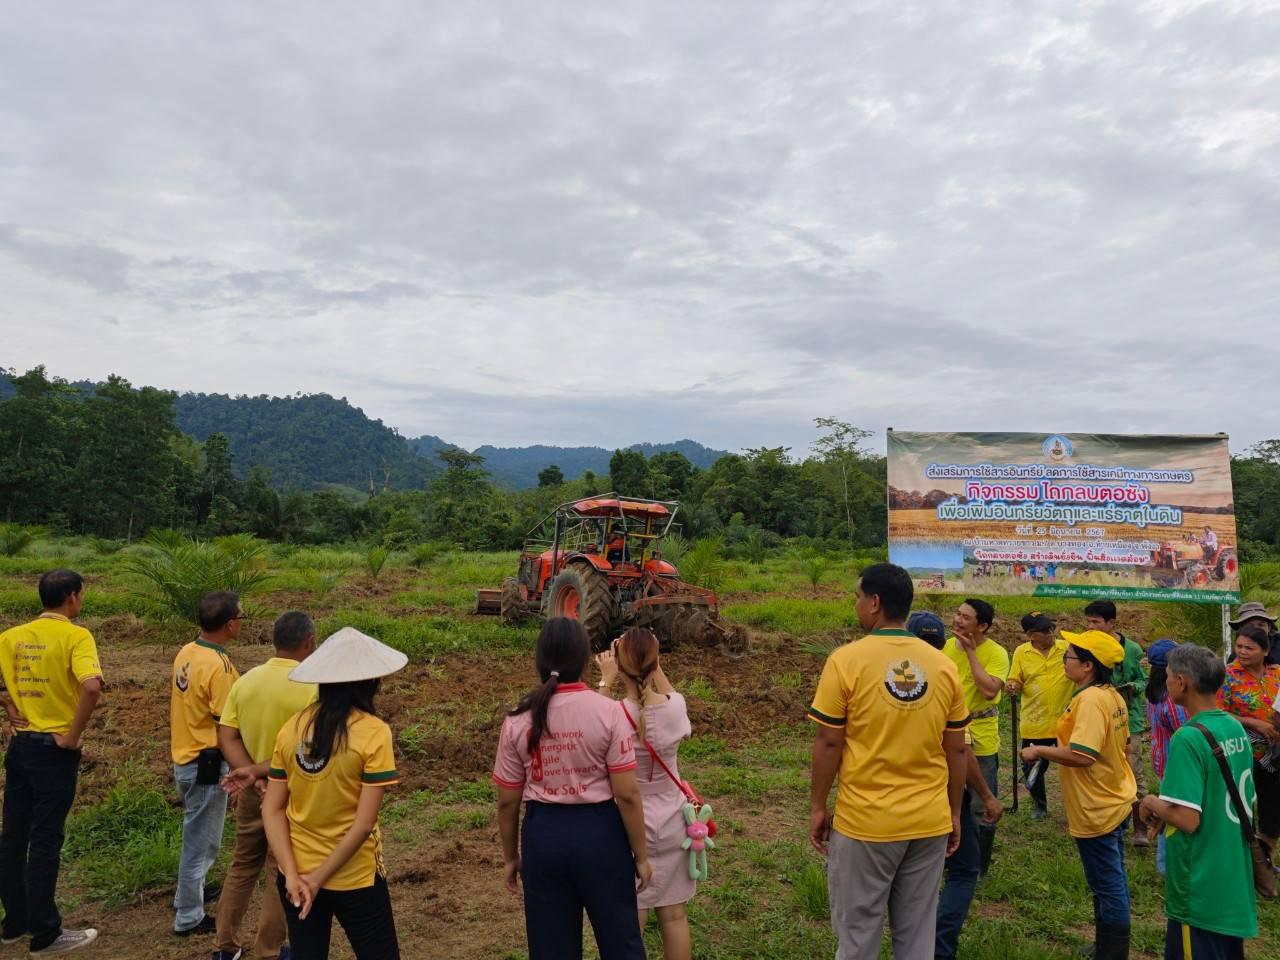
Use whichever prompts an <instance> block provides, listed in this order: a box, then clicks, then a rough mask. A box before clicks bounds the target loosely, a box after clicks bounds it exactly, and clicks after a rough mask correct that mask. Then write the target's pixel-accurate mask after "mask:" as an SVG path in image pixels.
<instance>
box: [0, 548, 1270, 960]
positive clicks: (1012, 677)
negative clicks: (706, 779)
mask: <svg viewBox="0 0 1280 960" xmlns="http://www.w3.org/2000/svg"><path fill="white" fill-rule="evenodd" d="M84 592H85V587H84V581H83V579H82V578H81V577H80V576H79V575H78V574H76V573H74V572H72V571H69V570H53V571H50V572H49V573H47V574H45V575H44V576H43V577H42V578H41V579H40V583H39V595H40V601H41V605H42V607H43V612H42V613H41V614H40V616H39V617H37V618H36V619H35V620H33V621H32V622H30V623H27V624H23V625H20V626H17V627H14V628H12V629H9V630H7V631H5V632H3V633H0V678H2V679H3V682H4V690H5V691H6V692H7V696H5V697H3V707H4V710H5V714H6V717H7V720H8V723H9V726H10V728H11V729H12V731H13V734H14V735H13V736H12V738H11V739H10V742H9V746H8V750H7V752H6V756H5V773H6V780H5V790H4V809H3V833H2V835H0V902H2V903H3V906H4V919H3V926H2V927H0V941H2V942H3V943H5V944H11V943H16V942H19V941H22V940H25V939H28V938H29V949H30V952H31V954H32V955H33V956H46V955H55V954H62V953H68V952H71V951H74V950H78V949H80V948H82V947H85V946H88V945H89V944H91V943H93V942H94V941H95V940H96V938H97V932H96V931H95V930H92V929H84V930H76V929H70V928H64V927H63V926H62V918H61V915H60V914H59V912H58V909H57V906H56V903H55V890H56V883H57V876H58V869H59V858H60V853H61V848H62V842H63V836H64V828H65V822H66V818H67V815H68V813H69V811H70V809H71V806H72V803H73V801H74V797H75V792H76V781H77V775H78V771H79V766H80V758H81V741H82V737H83V735H84V732H85V730H86V729H87V728H88V726H89V722H90V719H91V717H92V714H93V712H94V710H95V709H96V708H97V706H98V704H99V701H100V699H101V697H102V695H103V689H104V678H103V672H102V668H101V665H100V663H99V659H98V654H97V650H96V647H95V644H94V640H93V637H92V635H91V634H90V633H89V631H88V630H85V629H84V628H83V627H80V626H78V625H76V624H75V623H74V622H73V621H74V620H75V619H76V617H77V616H78V615H79V613H80V611H81V608H82V606H83V603H84ZM913 601H914V589H913V585H912V580H911V577H910V575H909V574H908V573H907V571H905V570H903V569H902V568H900V567H897V566H894V565H892V564H887V563H881V564H874V565H872V566H870V567H868V568H866V569H865V570H864V571H863V572H862V574H861V576H860V577H859V579H858V582H857V585H856V590H855V610H856V613H857V617H858V621H859V623H860V624H861V625H862V627H863V628H864V629H865V630H867V631H868V633H867V636H865V637H864V638H863V639H861V640H858V641H856V642H853V643H848V644H845V645H843V646H841V647H839V648H838V649H836V650H835V651H834V652H833V653H832V654H831V655H830V656H829V657H828V659H827V661H826V663H825V665H824V667H823V670H822V674H821V677H820V679H819V681H818V684H817V689H816V691H815V694H814V697H813V701H812V706H811V707H810V709H809V717H810V719H812V720H813V721H814V722H815V723H816V735H815V738H814V743H813V757H812V776H811V790H810V800H811V803H810V808H811V815H810V826H809V836H810V840H811V842H812V844H813V846H814V847H815V848H816V849H817V850H818V851H820V852H821V853H822V854H823V855H825V856H826V858H827V874H828V880H829V891H830V905H831V922H832V926H833V929H834V931H835V934H836V938H837V941H838V952H837V958H838V960H871V958H874V957H877V956H878V955H879V950H880V943H881V938H882V934H883V930H884V923H885V917H886V914H887V917H888V924H889V929H890V934H891V939H892V942H893V955H894V957H895V958H896V960H932V958H952V957H956V956H957V955H958V946H959V940H960V934H961V930H962V928H963V926H964V923H965V920H966V917H967V915H968V911H969V907H970V904H971V902H972V900H973V897H974V893H975V890H976V888H977V885H978V884H979V882H980V881H981V878H982V877H983V876H984V875H985V874H986V873H987V872H988V870H989V868H990V866H991V863H992V858H993V856H994V853H995V849H996V844H995V839H996V831H997V824H998V823H999V822H1000V820H1001V819H1002V817H1003V815H1004V807H1003V805H1002V803H1001V801H1000V799H999V779H1000V778H999V772H1000V760H999V758H1000V754H1001V740H1000V736H1001V735H1000V716H1001V709H1000V707H1001V702H1002V700H1003V699H1004V698H1006V697H1014V698H1016V703H1017V705H1018V707H1019V708H1020V723H1018V724H1015V736H1017V737H1018V738H1019V743H1018V747H1019V748H1020V757H1019V759H1020V761H1021V762H1020V767H1021V775H1022V777H1023V779H1024V780H1025V782H1026V785H1027V788H1028V791H1029V793H1030V796H1031V798H1032V801H1033V805H1032V810H1031V819H1033V820H1044V819H1046V818H1047V817H1048V815H1049V795H1048V792H1047V790H1046V778H1047V775H1048V773H1049V771H1050V769H1053V768H1056V769H1057V771H1058V772H1057V777H1058V781H1059V786H1060V792H1061V796H1062V802H1063V806H1064V808H1065V812H1066V821H1067V827H1068V831H1069V833H1070V834H1071V836H1072V838H1073V839H1074V841H1075V845H1076V849H1077V851H1078V854H1079V857H1080V862H1081V865H1082V868H1083V873H1084V877H1085V882H1086V884H1087V885H1088V889H1089V891H1090V893H1091V895H1092V897H1093V904H1094V928H1095V943H1094V946H1093V953H1092V955H1093V956H1094V957H1095V958H1096V960H1119V958H1125V957H1128V956H1129V944H1130V929H1131V919H1130V899H1129V884H1128V875H1127V873H1126V869H1125V846H1126V833H1127V832H1128V831H1130V830H1132V840H1131V841H1130V842H1131V843H1133V844H1134V845H1138V846H1145V845H1147V844H1148V843H1149V842H1150V839H1151V837H1154V838H1155V840H1156V856H1157V863H1158V866H1159V869H1160V871H1161V872H1162V873H1163V874H1164V876H1165V884H1166V894H1165V902H1166V914H1167V918H1168V927H1167V934H1166V948H1165V957H1166V958H1167V960H1204V958H1208V960H1241V958H1243V956H1244V940H1245V939H1247V938H1250V937H1253V936H1256V934H1257V914H1256V902H1255V898H1254V867H1255V865H1254V855H1253V850H1252V849H1251V845H1250V840H1251V839H1252V838H1253V837H1254V836H1255V835H1256V837H1257V839H1258V841H1260V842H1261V844H1262V845H1263V846H1264V847H1265V848H1270V847H1271V846H1273V845H1274V843H1275V840H1276V837H1277V834H1280V714H1278V713H1277V707H1278V705H1280V664H1277V663H1276V662H1275V661H1276V660H1277V659H1280V650H1278V649H1277V642H1276V641H1277V640H1278V639H1280V634H1277V631H1276V619H1275V618H1274V617H1272V616H1271V615H1270V614H1268V613H1267V611H1266V610H1265V609H1264V608H1263V607H1262V605H1261V604H1256V603H1248V604H1244V605H1243V606H1242V607H1241V608H1240V611H1239V614H1238V616H1237V618H1236V619H1235V620H1233V621H1232V626H1233V627H1234V628H1235V629H1236V631H1237V636H1236V641H1235V644H1234V648H1235V653H1234V657H1233V658H1232V660H1231V662H1229V663H1227V664H1225V665H1224V663H1223V662H1222V660H1221V659H1220V658H1219V657H1217V656H1215V655H1214V654H1213V653H1212V652H1211V651H1209V650H1207V649H1206V648H1204V647H1201V646H1197V645H1195V644H1189V643H1184V644H1177V643H1174V642H1173V641H1171V640H1159V641H1157V642H1156V643H1153V644H1152V645H1151V646H1150V648H1149V649H1148V650H1147V651H1145V653H1144V651H1143V649H1142V647H1141V646H1140V645H1139V644H1138V643H1136V642H1135V641H1133V640H1131V639H1128V638H1126V637H1125V636H1124V635H1123V634H1122V633H1120V632H1119V631H1118V629H1117V619H1118V618H1117V611H1116V608H1115V605H1114V604H1113V603H1111V602H1109V601H1094V602H1093V603H1090V604H1089V605H1088V606H1087V607H1085V609H1084V611H1083V613H1084V617H1085V624H1086V628H1085V629H1084V630H1083V631H1080V632H1071V631H1067V630H1061V631H1059V630H1058V629H1057V626H1056V624H1055V622H1054V620H1053V619H1052V618H1051V617H1049V616H1046V615H1045V614H1042V613H1031V614H1028V615H1027V616H1025V617H1023V618H1022V620H1021V627H1022V632H1023V634H1024V636H1025V642H1023V643H1022V644H1021V645H1019V646H1018V647H1017V648H1016V649H1015V650H1014V651H1013V654H1012V656H1010V654H1009V653H1008V651H1006V650H1005V648H1004V647H1002V646H1001V645H1000V644H999V643H998V642H996V641H995V640H994V639H993V638H992V636H991V630H992V627H993V625H994V623H995V620H996V611H995V609H994V608H993V607H992V605H991V604H990V603H988V602H986V601H983V600H980V599H976V598H974V599H966V600H965V601H964V602H963V603H962V604H960V605H959V606H958V608H957V609H956V611H955V613H954V616H953V618H952V624H951V631H950V634H949V635H948V631H947V629H946V627H945V625H944V623H943V620H942V618H941V617H939V616H938V615H937V614H936V613H934V612H930V611H916V612H914V613H913V612H912V609H911V608H912V603H913ZM243 619H244V611H243V608H242V607H241V604H240V598H239V597H238V596H236V595H235V594H234V593H229V592H214V593H210V594H208V595H206V596H205V597H204V598H203V599H202V600H201V602H200V606H199V610H198V616H197V620H198V624H199V633H198V636H197V637H196V639H194V640H192V641H191V642H190V643H188V644H186V645H185V646H183V647H182V649H181V650H180V651H179V652H178V654H177V656H176V657H175V659H174V662H173V668H172V675H171V677H170V753H171V759H172V763H173V777H174V783H175V785H176V790H177V795H178V797H179V799H180V801H181V803H182V807H183V825H182V853H181V860H180V865H179V868H178V876H177V878H176V880H177V882H176V888H175V893H174V900H173V909H174V918H173V933H174V935H175V936H178V937H192V936H196V935H211V936H213V937H214V946H213V952H212V957H213V960H240V958H242V957H244V956H246V955H247V954H248V953H249V952H250V951H251V952H252V955H253V956H254V957H263V958H280V960H321V958H325V957H327V956H328V955H329V944H330V937H331V934H332V927H333V922H334V921H335V920H336V921H337V922H338V924H339V925H341V927H342V928H343V930H344V932H345V934H346V936H347V939H348V940H349V941H350V944H351V947H352V950H353V952H354V954H355V956H356V957H357V958H358V960H396V958H398V957H399V956H400V952H399V944H398V940H397V935H396V926H395V920H394V916H393V912H392V905H391V897H390V892H389V890H388V887H387V879H386V877H387V872H386V867H385V864H384V859H383V849H382V840H381V834H380V831H379V827H378V814H379V810H380V807H381V805H382V802H383V799H384V795H385V792H386V790H387V789H388V788H389V787H391V786H394V785H395V784H396V783H397V782H398V779H399V775H398V773H397V770H396V764H395V756H394V749H393V740H392V734H391V729H390V727H389V726H388V725H387V723H386V722H385V721H384V720H382V719H381V718H380V717H379V716H378V712H377V705H376V699H377V695H378V691H379V686H380V682H381V679H382V678H383V677H386V676H389V675H391V674H393V673H395V672H396V671H398V670H400V669H402V668H403V667H404V666H405V664H406V663H407V657H405V655H404V654H402V653H400V652H398V651H396V650H394V649H392V648H390V647H388V646H386V645H384V644H382V643H380V642H379V641H377V640H376V639H374V638H372V637H369V636H367V635H365V634H363V633H361V632H359V631H358V630H355V629H352V628H343V629H341V630H339V631H338V632H336V633H335V634H333V635H332V636H330V637H329V638H327V639H326V640H325V641H324V642H323V643H317V637H316V630H315V625H314V623H313V622H312V620H311V618H310V617H309V616H307V614H305V613H303V612H300V611H290V612H287V613H284V614H282V615H281V616H280V617H279V618H278V619H277V620H276V621H275V623H274V625H273V630H272V639H273V643H274V647H275V656H274V657H272V658H271V659H269V660H268V661H267V662H266V663H264V664H262V665H261V666H258V667H255V668H254V669H252V670H249V671H248V672H247V673H245V674H244V675H243V676H241V675H240V674H239V672H238V670H237V669H236V667H235V665H234V663H233V662H232V659H231V656H230V654H229V652H228V645H229V644H230V643H231V642H233V641H234V640H235V639H236V638H237V636H238V635H239V633H240V627H241V623H242V621H243ZM1144 663H1145V664H1146V665H1147V666H1149V668H1150V673H1149V674H1148V673H1147V672H1146V671H1145V670H1144V669H1143V665H1144ZM593 666H594V668H595V670H594V672H595V673H598V676H599V681H598V683H597V684H596V685H595V688H594V689H593V688H592V687H591V686H590V685H589V678H590V675H591V674H592V673H593V669H592V668H593ZM534 668H535V671H536V674H537V680H538V682H537V684H536V685H535V686H534V687H533V688H532V689H531V690H530V691H529V692H528V693H527V694H526V695H525V696H524V697H523V698H521V700H520V701H519V702H518V703H517V704H516V705H515V706H514V707H513V709H512V710H511V711H510V713H509V714H508V715H507V716H506V718H505V720H504V722H503V725H502V730H501V734H500V736H499V740H498V745H497V752H496V758H495V761H494V766H493V775H492V779H493V783H494V785H495V787H496V791H497V821H498V828H499V835H500V838H501V845H502V854H503V862H504V874H505V881H506V885H507V887H508V889H509V890H510V891H511V892H512V893H513V894H517V895H520V896H522V898H523V903H524V915H525V929H526V935H527V939H528V950H529V957H530V960H573V958H580V957H581V956H582V948H583V926H584V924H583V918H584V914H585V917H586V919H587V920H588V921H589V922H590V924H591V927H592V929H593V931H594V935H595V940H596V943H597V945H598V947H599V950H600V955H601V958H602V960H640V958H643V957H644V956H645V948H644V940H643V929H644V927H645V925H646V923H647V922H648V920H649V916H650V914H651V913H652V914H653V915H654V918H655V920H656V924H657V928H658V931H659V933H660V936H661V941H662V949H663V954H664V956H665V958H666V960H690V958H691V957H692V942H691V935H690V929H689V922H688V915H687V912H686V908H687V904H688V903H689V901H690V900H691V899H692V897H693V896H694V894H695V892H696V887H697V882H698V879H700V878H701V877H702V876H705V874H700V873H699V872H698V870H697V868H696V863H697V861H696V859H694V858H692V857H691V856H690V853H689V852H688V851H689V848H690V844H691V843H694V842H695V841H696V843H697V844H699V845H701V844H704V843H705V844H707V845H710V836H713V835H714V834H713V827H712V826H711V825H708V824H706V823H705V818H704V819H698V818H697V817H695V816H694V812H695V811H696V810H697V805H698V803H699V802H700V801H698V798H697V797H696V794H694V793H693V791H692V788H691V787H689V785H688V784H687V782H685V781H684V780H683V779H682V778H681V776H680V774H679V766H678V750H679V746H680V744H681V742H682V741H683V740H685V739H686V738H687V737H689V736H690V735H691V732H692V729H691V726H690V722H689V715H688V709H687V706H686V704H685V701H684V698H683V697H682V696H681V695H680V693H679V692H678V691H677V690H676V688H675V687H674V686H673V685H672V683H671V681H670V680H669V679H668V677H667V675H666V674H665V673H664V671H663V669H662V665H661V660H660V657H659V645H658V639H657V637H656V636H655V635H654V634H653V633H652V632H651V631H649V630H645V629H640V628H634V629H630V630H628V631H626V632H625V633H624V634H623V635H622V636H620V637H619V638H618V639H617V640H615V641H614V642H613V644H612V645H611V646H610V648H609V649H608V650H607V651H605V652H603V653H600V654H598V655H596V656H595V657H593V656H592V652H591V645H590V641H589V639H588V636H587V633H586V631H585V629H584V628H583V626H582V625H581V624H580V623H579V622H578V621H577V620H574V619H568V618H552V619H550V620H548V621H547V622H546V624H545V626H544V628H543V630H542V632H541V634H540V636H539V638H538V641H537V647H536V650H535V653H534ZM1148 728H1149V730H1150V734H1151V738H1150V739H1151V761H1152V767H1153V769H1154V771H1155V773H1156V777H1157V780H1158V786H1157V789H1156V791H1155V792H1153V793H1151V794H1149V795H1147V796H1146V797H1145V798H1144V797H1143V796H1142V795H1141V793H1142V791H1141V786H1142V784H1143V781H1144V779H1145V778H1144V776H1143V760H1142V742H1143V734H1144V732H1145V731H1146V730H1147V729H1148ZM833 792H834V806H832V802H831V801H832V794H833ZM229 803H231V804H234V806H235V845H234V853H233V856H232V860H231V864H230V867H229V869H228V870H227V873H226V877H225V879H224V881H223V883H222V885H221V887H220V888H218V887H215V886H212V885H210V884H209V883H208V882H207V881H208V876H209V871H210V869H211V868H212V866H213V864H214V862H215V860H216V859H217V856H218V853H219V851H220V850H221V848H222V840H223V830H224V826H225V824H226V819H227V809H228V804H229ZM522 813H523V816H522ZM704 814H706V815H708V816H709V810H705V808H704ZM695 849H702V846H697V847H696V848H695ZM264 871H265V873H266V892H265V894H264V895H263V897H262V903H261V906H260V908H259V912H258V921H257V927H256V930H255V932H254V936H253V938H252V939H250V938H249V937H247V936H246V934H245V931H244V929H243V927H244V920H245V917H246V915H247V913H248V910H249V906H250V901H251V900H252V897H253V893H254V890H255V889H256V886H257V884H258V882H259V879H260V878H261V877H262V875H263V872H264ZM215 900H216V901H217V911H216V913H208V912H207V906H206V905H207V904H209V903H211V902H213V901H215Z"/></svg>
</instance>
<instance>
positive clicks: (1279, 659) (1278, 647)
mask: <svg viewBox="0 0 1280 960" xmlns="http://www.w3.org/2000/svg"><path fill="white" fill-rule="evenodd" d="M1229 622H1230V624H1231V632H1232V633H1236V634H1238V633H1239V632H1240V631H1241V630H1243V629H1244V628H1245V627H1257V628H1258V629H1259V630H1265V631H1266V632H1267V634H1269V635H1270V637H1271V649H1270V650H1269V651H1268V652H1267V660H1266V662H1267V663H1271V664H1280V643H1277V641H1278V640H1280V633H1277V632H1276V618H1275V617H1273V616H1271V614H1269V613H1267V608H1266V607H1264V606H1263V605H1262V604H1260V603H1258V602H1257V601H1256V600H1251V601H1249V602H1248V603H1242V604H1240V606H1239V607H1238V608H1237V610H1236V618H1235V619H1234V620H1231V621H1229Z"/></svg>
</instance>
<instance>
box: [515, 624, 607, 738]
mask: <svg viewBox="0 0 1280 960" xmlns="http://www.w3.org/2000/svg"><path fill="white" fill-rule="evenodd" d="M590 658H591V640H590V638H588V637H587V631H586V629H585V628H584V627H583V626H582V624H581V623H579V622H578V621H577V620H574V619H572V618H570V617H552V618H551V619H550V620H548V621H547V622H546V624H545V625H544V626H543V628H542V633H540V634H538V646H537V650H536V652H535V653H534V665H535V666H536V667H537V668H538V676H539V677H540V678H541V680H542V685H541V686H537V687H534V688H533V689H532V690H530V691H529V692H528V693H526V694H525V695H524V698H523V699H522V700H521V701H520V702H519V703H517V704H516V706H515V709H514V710H512V711H511V712H510V713H508V714H507V716H509V717H515V716H518V715H520V714H522V713H526V712H527V713H530V714H532V719H533V724H532V726H530V727H529V752H530V753H533V752H535V751H536V750H537V749H538V742H539V741H540V740H541V739H542V734H543V733H545V732H546V729H547V707H548V706H549V705H550V703H551V697H552V695H553V694H554V693H555V692H556V688H557V687H559V686H560V684H562V683H577V682H578V681H579V680H581V679H582V671H584V670H585V669H586V668H587V661H588V660H589V659H590Z"/></svg>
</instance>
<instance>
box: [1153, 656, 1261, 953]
mask: <svg viewBox="0 0 1280 960" xmlns="http://www.w3.org/2000/svg"><path fill="white" fill-rule="evenodd" d="M1167 672H1168V678H1167V684H1168V693H1169V696H1170V698H1172V700H1173V702H1174V703H1175V704H1177V705H1178V708H1179V709H1180V710H1184V711H1185V712H1186V713H1187V714H1189V715H1190V720H1189V721H1188V722H1187V723H1186V724H1184V725H1183V726H1182V727H1180V728H1179V729H1178V730H1177V732H1175V733H1174V735H1173V738H1172V739H1171V740H1170V741H1169V756H1168V761H1167V763H1166V764H1165V767H1164V779H1163V780H1162V781H1161V783H1160V796H1159V797H1156V796H1148V797H1147V798H1146V799H1145V800H1143V801H1142V812H1143V814H1144V815H1145V816H1147V817H1148V818H1149V820H1151V821H1153V822H1154V823H1156V824H1157V825H1162V826H1163V827H1164V828H1165V829H1163V830H1162V831H1161V835H1162V836H1164V837H1165V843H1166V846H1167V853H1168V869H1167V871H1166V873H1165V883H1164V889H1165V906H1164V909H1165V915H1166V917H1167V918H1168V923H1167V924H1166V927H1165V948H1164V955H1165V957H1166V958H1167V960H1199V958H1202V957H1203V958H1210V960H1244V941H1245V939H1246V938H1250V937H1256V936H1257V935H1258V911H1257V897H1256V894H1255V892H1254V889H1253V863H1252V857H1251V855H1250V851H1249V847H1248V846H1247V845H1246V843H1245V840H1244V834H1243V831H1242V830H1241V826H1240V820H1239V818H1238V817H1237V816H1236V813H1235V809H1234V808H1235V804H1234V802H1233V800H1232V799H1231V797H1230V795H1229V793H1228V791H1227V781H1226V778H1225V777H1224V776H1223V770H1222V767H1221V766H1220V764H1219V761H1218V759H1217V757H1215V748H1220V749H1221V752H1222V757H1223V762H1225V763H1226V765H1227V768H1228V770H1229V776H1230V778H1231V780H1232V782H1233V783H1234V784H1236V785H1237V787H1236V789H1237V791H1238V792H1239V794H1240V800H1241V805H1242V806H1243V807H1244V808H1245V810H1246V811H1248V810H1249V809H1250V808H1251V807H1252V805H1253V799H1254V796H1253V794H1254V789H1253V785H1252V784H1251V783H1250V782H1249V767H1250V758H1249V738H1248V735H1247V734H1246V733H1245V731H1244V728H1243V727H1242V726H1241V725H1240V721H1239V720H1237V719H1236V718H1235V717H1232V716H1231V715H1230V714H1227V713H1225V712H1224V711H1223V710H1221V709H1219V707H1218V703H1217V692H1218V690H1219V688H1220V687H1221V685H1222V682H1223V679H1224V677H1225V670H1224V668H1223V664H1222V660H1221V659H1220V658H1219V657H1217V656H1215V655H1214V653H1213V651H1211V650H1207V649H1205V648H1204V647H1200V646H1196V645H1195V644H1192V643H1184V644H1182V645H1181V646H1178V647H1175V648H1174V649H1173V650H1171V651H1170V652H1169V654H1168V667H1167ZM1206 733H1207V734H1208V736H1206ZM1211 740H1212V742H1211ZM1246 816H1248V813H1246Z"/></svg>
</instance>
